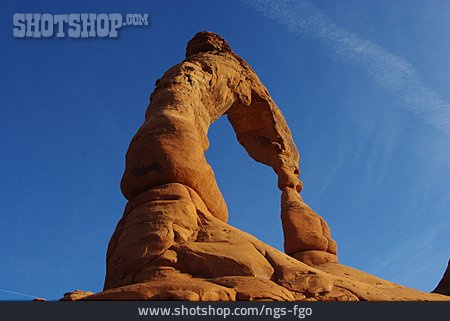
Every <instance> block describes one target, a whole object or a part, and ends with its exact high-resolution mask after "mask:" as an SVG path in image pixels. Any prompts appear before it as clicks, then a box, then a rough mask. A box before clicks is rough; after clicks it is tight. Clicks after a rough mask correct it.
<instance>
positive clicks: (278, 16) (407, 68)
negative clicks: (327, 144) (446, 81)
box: [242, 0, 450, 134]
mask: <svg viewBox="0 0 450 321" xmlns="http://www.w3.org/2000/svg"><path fill="white" fill-rule="evenodd" d="M242 1H243V2H245V3H247V4H249V5H251V6H252V7H254V8H255V9H257V10H258V11H260V12H261V13H263V14H264V15H266V16H267V17H269V18H271V19H273V20H275V21H277V22H278V23H280V24H282V25H284V26H286V27H287V29H288V30H289V31H291V32H293V33H296V34H298V35H301V36H302V37H308V38H311V39H314V40H316V41H319V42H320V43H322V44H323V45H324V46H326V47H328V48H329V49H331V50H332V51H333V52H334V53H335V54H336V55H337V56H338V57H339V58H341V59H344V60H347V61H350V62H351V63H354V64H357V65H359V66H360V67H361V69H362V70H363V71H364V72H365V73H367V74H368V76H369V77H370V78H372V80H373V81H374V82H375V83H376V84H377V86H379V87H380V88H382V89H384V90H385V91H387V92H388V93H389V94H391V95H392V97H394V98H395V99H398V100H399V102H400V105H401V106H402V107H403V108H404V109H406V110H408V111H410V112H413V113H414V114H416V115H418V116H419V117H420V118H421V119H423V120H424V121H425V122H427V123H429V124H431V125H433V126H435V127H436V128H437V129H439V130H441V131H443V132H445V133H446V134H450V103H449V102H448V101H446V100H444V99H442V98H441V97H440V96H439V94H437V93H436V92H435V91H433V90H432V89H430V88H429V87H428V86H427V85H426V84H425V83H424V82H423V81H422V80H421V78H420V76H419V75H418V73H417V72H416V70H415V68H414V67H413V66H412V65H411V64H410V63H408V62H407V61H406V60H404V59H402V58H401V57H398V56H395V55H393V54H391V53H389V52H388V51H387V50H386V49H384V48H382V47H380V46H379V45H377V44H376V43H374V42H372V41H368V40H364V39H361V38H360V37H359V36H358V35H356V34H355V33H352V32H349V31H347V30H345V29H344V28H342V27H340V26H338V25H337V24H335V23H334V22H333V21H332V20H331V19H330V18H328V17H327V16H326V15H325V14H323V13H322V12H321V11H320V10H319V9H318V8H317V7H316V6H315V5H314V4H313V3H311V2H309V1H306V0H279V1H272V0H242Z"/></svg>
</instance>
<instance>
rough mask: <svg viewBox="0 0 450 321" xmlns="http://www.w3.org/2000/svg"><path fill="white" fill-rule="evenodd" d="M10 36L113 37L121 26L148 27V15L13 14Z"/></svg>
mask: <svg viewBox="0 0 450 321" xmlns="http://www.w3.org/2000/svg"><path fill="white" fill-rule="evenodd" d="M13 24H14V29H13V35H14V37H17V38H24V37H27V38H41V37H44V38H50V37H53V36H54V35H56V37H57V38H63V37H67V36H68V37H70V38H93V37H109V38H116V37H117V36H118V30H119V29H120V28H121V27H123V26H148V24H149V23H148V14H140V13H136V14H127V15H126V16H125V19H124V18H123V16H122V14H120V13H109V14H107V13H99V14H96V13H71V14H55V15H53V14H49V13H43V14H40V13H15V14H14V15H13Z"/></svg>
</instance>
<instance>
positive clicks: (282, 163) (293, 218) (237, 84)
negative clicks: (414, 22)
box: [66, 32, 446, 301]
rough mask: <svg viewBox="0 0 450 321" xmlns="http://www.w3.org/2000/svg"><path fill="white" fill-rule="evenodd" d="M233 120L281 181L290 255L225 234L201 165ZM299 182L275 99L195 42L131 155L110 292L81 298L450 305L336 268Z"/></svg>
mask: <svg viewBox="0 0 450 321" xmlns="http://www.w3.org/2000/svg"><path fill="white" fill-rule="evenodd" d="M224 114H226V115H227V117H228V119H229V121H230V123H231V124H232V126H233V128H234V130H235V132H236V136H237V139H238V141H239V142H240V143H241V144H242V145H243V146H244V148H245V149H246V150H247V152H248V154H249V155H250V156H251V157H252V158H254V159H255V160H256V161H258V162H261V163H264V164H266V165H268V166H271V167H272V168H273V169H274V171H275V173H276V174H277V175H278V188H279V189H280V190H281V191H282V197H281V218H282V223H283V231H284V237H285V251H286V253H287V254H289V255H287V254H285V253H282V252H280V251H278V250H276V249H274V248H272V247H271V246H269V245H267V244H264V243H263V242H261V241H259V240H257V239H256V238H254V237H253V236H251V235H249V234H247V233H245V232H243V231H240V230H238V229H236V228H234V227H232V226H230V225H228V224H227V223H226V222H227V217H228V212H227V207H226V204H225V201H224V199H223V197H222V194H221V192H220V190H219V188H218V186H217V183H216V180H215V178H214V173H213V171H212V169H211V167H210V166H209V165H208V163H207V162H206V159H205V156H204V152H205V150H206V149H207V148H208V144H209V143H208V138H207V132H208V128H209V126H210V124H211V123H212V122H213V121H215V120H216V119H217V118H219V117H220V116H221V115H224ZM298 175H299V154H298V152H297V148H296V146H295V144H294V142H293V140H292V137H291V133H290V130H289V128H288V126H287V124H286V122H285V120H284V118H283V115H282V114H281V112H280V110H279V109H278V107H277V106H276V105H275V103H274V102H273V100H272V98H271V97H270V95H269V93H268V92H267V90H266V88H265V87H264V86H263V85H262V84H261V82H260V81H259V79H258V77H257V76H256V74H255V73H254V71H253V70H252V69H251V68H250V66H249V65H248V64H247V63H246V62H245V61H243V60H242V59H241V58H240V57H239V56H237V55H236V54H235V53H233V52H232V51H231V49H230V47H229V46H228V44H227V43H226V42H225V40H223V39H222V38H221V37H219V36H218V35H216V34H213V33H209V32H201V33H198V34H197V35H195V37H194V38H193V39H192V40H191V41H189V43H188V46H187V49H186V59H185V60H184V61H183V62H181V63H180V64H178V65H176V66H174V67H172V68H170V69H169V70H168V71H167V72H166V73H165V74H164V76H163V77H162V78H161V79H159V80H158V81H157V84H156V88H155V90H154V92H153V94H152V95H151V99H150V104H149V106H148V108H147V112H146V115H145V121H144V123H143V125H142V126H141V127H140V128H139V130H138V132H137V133H136V135H135V136H134V138H133V139H132V141H131V143H130V146H129V148H128V152H127V156H126V168H125V173H124V175H123V179H122V183H121V187H122V191H123V194H124V195H125V197H126V198H127V199H128V204H127V206H126V208H125V211H124V215H123V217H122V218H121V220H120V221H119V223H118V225H117V227H116V230H115V231H114V234H113V236H112V238H111V241H110V243H109V247H108V252H107V273H106V278H105V285H104V291H103V292H101V293H98V294H93V295H89V296H83V297H82V299H83V300H126V299H128V300H193V301H197V300H202V301H216V300H225V301H230V300H277V301H292V300H336V301H352V300H443V299H444V298H446V297H445V296H440V295H436V294H429V293H423V292H420V291H416V290H412V289H408V288H405V287H401V286H398V285H396V284H393V283H390V282H387V281H384V280H380V279H378V278H375V277H373V276H371V275H368V274H366V273H363V272H360V271H357V270H354V269H351V268H349V267H346V266H343V265H341V264H339V263H337V257H336V242H334V241H333V240H332V239H331V234H330V230H329V227H328V225H327V224H326V222H325V221H324V220H323V219H322V218H321V217H320V216H319V215H317V214H316V213H315V212H314V211H313V210H312V209H311V208H310V207H308V206H307V205H306V204H305V203H304V202H303V200H302V198H301V197H300V195H299V192H300V191H301V189H302V183H301V181H300V180H299V179H298ZM301 261H303V262H301ZM305 263H307V264H305ZM66 297H68V298H69V297H70V298H74V295H73V294H69V295H66Z"/></svg>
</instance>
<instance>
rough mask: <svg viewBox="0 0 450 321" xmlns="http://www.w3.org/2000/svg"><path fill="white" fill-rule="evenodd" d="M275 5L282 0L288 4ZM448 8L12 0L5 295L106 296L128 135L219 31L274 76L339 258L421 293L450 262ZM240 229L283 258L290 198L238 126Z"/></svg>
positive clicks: (222, 145) (5, 35)
mask: <svg viewBox="0 0 450 321" xmlns="http://www.w3.org/2000/svg"><path fill="white" fill-rule="evenodd" d="M274 3H276V5H274ZM20 12H23V13H33V12H37V13H53V14H64V13H88V12H93V13H116V12H117V13H122V14H127V13H142V14H143V13H148V14H149V17H150V25H149V26H127V27H123V28H122V29H120V30H119V37H118V38H116V39H113V38H92V39H73V38H56V37H53V38H47V39H42V38H41V39H31V38H23V39H19V38H14V37H13V32H12V29H13V24H12V17H13V14H14V13H20ZM449 16H450V3H449V2H448V1H445V0H442V1H438V0H429V1H418V0H398V1H387V0H386V1H376V2H375V1H370V2H369V1H357V0H341V1H326V0H318V1H311V2H309V1H278V2H267V1H258V0H244V1H192V2H187V1H127V2H125V1H124V2H119V1H108V2H104V3H101V4H100V3H95V2H93V1H76V2H75V1H39V2H35V1H14V2H12V1H10V2H7V3H4V4H2V10H1V14H0V27H1V29H0V30H1V33H0V37H1V43H2V46H1V50H0V75H1V76H0V77H1V78H2V79H1V84H2V86H0V94H1V97H2V102H1V108H0V115H1V116H0V137H1V140H0V150H1V157H0V177H1V179H0V192H1V193H0V195H1V196H0V213H1V215H0V289H2V290H1V291H0V300H28V299H30V297H26V296H20V295H17V294H13V293H8V292H5V291H4V290H6V291H14V292H19V293H22V294H28V295H31V296H39V297H45V298H47V299H58V298H60V297H61V296H62V295H63V293H64V292H66V291H70V290H75V289H83V290H89V291H94V292H96V291H100V290H101V288H102V285H103V278H104V273H105V256H106V248H107V243H108V241H109V238H110V236H111V234H112V232H113V230H114V228H115V225H116V223H117V221H118V220H119V219H120V217H121V215H122V211H123V207H124V205H125V199H124V197H123V196H122V195H121V193H120V189H119V182H120V179H121V175H122V172H123V169H124V156H125V152H126V149H127V147H128V144H129V141H130V140H131V138H132V136H133V135H134V133H135V132H136V130H137V128H138V127H139V126H140V124H141V123H142V121H143V117H144V112H145V109H146V106H147V103H148V97H149V95H150V93H151V91H152V90H153V86H154V83H155V80H156V79H158V78H159V77H160V76H161V75H162V73H163V72H164V71H165V70H167V69H168V68H169V67H170V66H172V65H174V64H176V63H178V62H179V61H181V60H182V59H183V58H184V49H185V44H186V42H187V41H188V40H189V39H190V38H191V37H192V36H193V35H194V34H195V33H196V32H198V31H202V30H210V31H214V32H217V33H219V34H220V35H222V36H223V37H224V38H225V39H227V40H228V42H229V43H230V45H231V47H232V48H233V49H234V51H235V52H237V53H238V54H239V55H241V56H242V57H243V58H244V59H245V60H247V62H249V64H250V65H251V66H252V67H253V69H254V70H255V71H256V72H257V74H258V75H259V76H260V78H261V80H262V82H263V83H264V84H265V85H266V87H267V88H268V90H269V92H270V93H271V95H272V97H273V98H274V100H275V101H276V102H277V104H278V106H279V107H280V109H281V110H282V112H283V114H284V115H285V117H286V119H287V122H288V124H289V126H290V128H291V131H292V134H293V137H294V139H295V141H296V143H297V146H298V148H299V150H300V154H301V164H300V166H301V171H302V172H301V178H302V180H303V182H304V190H303V192H302V196H303V198H304V199H305V201H306V202H307V203H309V205H310V206H311V207H312V208H314V209H315V210H316V211H317V212H318V213H320V214H321V215H322V216H323V217H324V218H325V219H326V220H327V222H328V223H329V225H330V227H331V231H332V235H333V237H334V238H335V239H336V240H337V242H338V246H339V258H340V261H341V263H343V264H346V265H349V266H352V267H355V268H358V269H361V270H363V271H366V272H369V273H372V274H374V275H377V276H379V277H382V278H385V279H388V280H390V281H393V282H397V283H400V284H403V285H407V286H410V287H414V288H418V289H421V290H424V291H430V290H432V289H433V288H434V287H435V286H436V284H437V282H438V281H439V279H440V278H441V276H442V274H443V272H444V269H445V267H446V265H447V260H448V259H449V257H450V245H449V244H450V233H449V229H450V184H449V182H450V162H449V161H448V160H449V158H450V139H449V137H450V107H449V106H450V81H449V80H450V79H449V75H450V60H449V59H448V57H449V56H450V38H449V37H448V31H449V30H450V20H449V19H448V17H449ZM209 137H210V142H211V147H210V149H209V150H208V152H207V158H208V160H209V162H210V163H211V165H212V166H213V169H214V170H215V172H216V177H217V180H218V183H219V186H220V188H221V190H222V192H223V194H224V197H225V199H226V201H227V203H228V207H229V211H230V215H229V216H230V219H229V223H230V224H232V225H234V226H236V227H238V228H240V229H242V230H245V231H247V232H249V233H251V234H253V235H255V236H257V237H258V238H259V239H261V240H263V241H265V242H267V243H269V244H271V245H272V246H274V247H276V248H278V249H282V243H283V237H282V231H281V222H280V192H279V191H278V190H277V188H276V177H275V174H274V173H273V172H272V170H271V169H270V168H268V167H266V166H264V165H262V164H258V163H255V162H254V161H253V160H252V159H250V158H249V156H247V154H246V152H245V151H244V149H243V148H242V147H241V146H240V145H239V144H238V142H237V141H236V139H235V135H234V133H233V131H232V129H231V126H230V125H229V124H228V123H227V121H226V119H225V118H221V119H219V120H218V121H217V122H216V123H214V124H213V126H212V127H211V130H210V134H209Z"/></svg>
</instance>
